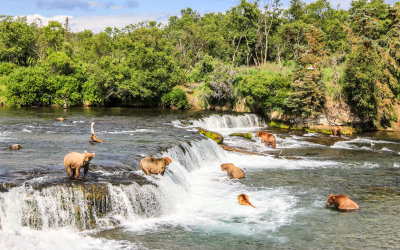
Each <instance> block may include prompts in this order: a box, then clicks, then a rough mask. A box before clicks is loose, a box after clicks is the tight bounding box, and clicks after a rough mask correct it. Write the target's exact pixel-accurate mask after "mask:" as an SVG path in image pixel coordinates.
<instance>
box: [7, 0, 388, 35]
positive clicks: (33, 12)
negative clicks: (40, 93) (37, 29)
mask: <svg viewBox="0 0 400 250" xmlns="http://www.w3.org/2000/svg"><path fill="white" fill-rule="evenodd" d="M263 1H265V0H261V1H260V2H263ZM238 2H239V0H197V1H196V0H0V15H1V14H3V15H12V16H27V17H28V20H30V21H32V20H34V19H37V18H39V19H40V20H42V24H43V25H46V24H47V22H48V20H57V21H61V22H63V21H64V20H65V17H66V16H69V18H70V24H71V27H72V29H73V30H74V31H81V30H84V29H91V30H93V31H95V32H99V31H102V30H103V29H104V28H105V27H107V26H111V27H114V26H115V27H119V28H122V27H124V26H126V25H128V24H131V23H137V22H139V21H143V20H156V21H159V22H163V23H166V22H167V20H168V18H169V17H170V16H172V15H178V14H179V11H180V10H181V9H184V8H186V7H191V8H192V9H194V10H197V11H199V12H200V13H201V14H204V13H209V12H225V11H226V10H228V9H230V8H231V7H233V6H235V5H237V4H238ZM281 2H282V5H283V6H284V7H285V6H288V5H289V2H290V0H281ZM305 2H313V0H306V1H305ZM330 2H331V4H332V5H333V6H336V5H337V4H341V6H342V7H344V8H348V6H349V5H350V2H351V0H331V1H330ZM386 2H387V3H394V2H395V0H387V1H386Z"/></svg>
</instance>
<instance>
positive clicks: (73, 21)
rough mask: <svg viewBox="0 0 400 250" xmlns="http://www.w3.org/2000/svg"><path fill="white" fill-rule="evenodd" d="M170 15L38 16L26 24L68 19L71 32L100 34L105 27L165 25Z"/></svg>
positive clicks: (34, 16) (28, 16)
mask: <svg viewBox="0 0 400 250" xmlns="http://www.w3.org/2000/svg"><path fill="white" fill-rule="evenodd" d="M171 15H173V14H172V13H152V14H132V15H108V16H80V17H73V16H66V15H57V16H54V17H45V16H42V15H39V14H33V15H27V16H26V17H27V20H28V22H33V21H38V20H40V22H39V23H40V24H41V25H43V26H46V25H47V24H48V22H49V21H58V22H60V23H62V24H63V23H64V22H65V19H66V17H68V18H69V24H70V26H71V29H72V31H74V32H79V31H82V30H85V29H89V30H92V31H93V32H95V33H97V32H101V31H103V30H104V29H105V28H106V27H117V28H123V27H125V26H127V25H129V24H136V23H138V22H141V21H157V22H161V23H164V24H166V23H167V21H168V18H169V17H170V16H171Z"/></svg>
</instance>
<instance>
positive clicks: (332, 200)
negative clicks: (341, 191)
mask: <svg viewBox="0 0 400 250" xmlns="http://www.w3.org/2000/svg"><path fill="white" fill-rule="evenodd" d="M326 206H327V207H329V206H336V196H335V195H333V194H331V195H330V196H329V197H328V200H327V201H326Z"/></svg>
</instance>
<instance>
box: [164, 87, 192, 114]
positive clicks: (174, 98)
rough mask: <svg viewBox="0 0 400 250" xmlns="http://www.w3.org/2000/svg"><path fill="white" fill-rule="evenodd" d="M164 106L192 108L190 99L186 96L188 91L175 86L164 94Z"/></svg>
mask: <svg viewBox="0 0 400 250" xmlns="http://www.w3.org/2000/svg"><path fill="white" fill-rule="evenodd" d="M161 103H162V105H163V106H166V107H172V108H178V109H188V108H190V104H189V100H188V99H187V97H186V93H185V91H184V90H183V89H179V88H175V89H173V90H172V91H171V92H169V93H168V94H165V95H163V97H162V98H161Z"/></svg>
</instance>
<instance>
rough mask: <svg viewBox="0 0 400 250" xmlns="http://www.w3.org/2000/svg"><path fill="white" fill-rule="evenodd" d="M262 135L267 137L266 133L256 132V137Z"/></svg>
mask: <svg viewBox="0 0 400 250" xmlns="http://www.w3.org/2000/svg"><path fill="white" fill-rule="evenodd" d="M262 135H268V132H263V131H258V132H257V133H256V136H258V137H261V136H262Z"/></svg>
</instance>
